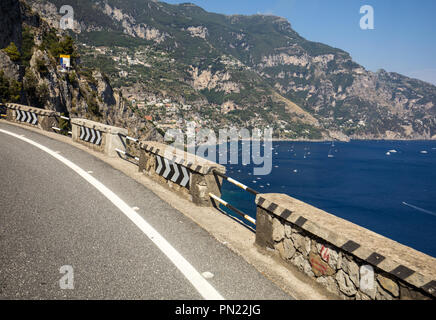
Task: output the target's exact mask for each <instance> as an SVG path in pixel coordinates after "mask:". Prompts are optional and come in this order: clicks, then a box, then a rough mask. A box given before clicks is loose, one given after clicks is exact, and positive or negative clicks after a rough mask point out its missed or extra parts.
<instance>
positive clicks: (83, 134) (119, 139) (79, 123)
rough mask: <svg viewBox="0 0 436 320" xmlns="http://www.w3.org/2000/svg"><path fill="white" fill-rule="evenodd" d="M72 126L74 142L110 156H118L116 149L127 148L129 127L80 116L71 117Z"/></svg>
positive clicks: (123, 149)
mask: <svg viewBox="0 0 436 320" xmlns="http://www.w3.org/2000/svg"><path fill="white" fill-rule="evenodd" d="M71 128H72V129H71V132H72V138H73V141H74V142H78V143H80V144H83V145H86V146H87V147H89V148H91V149H93V150H95V151H99V152H102V153H105V154H106V155H108V156H110V157H118V156H119V155H118V153H117V151H116V150H115V149H119V150H122V151H125V150H126V135H127V129H123V128H118V127H113V126H108V125H105V124H101V123H99V122H95V121H91V120H87V119H79V118H73V119H71Z"/></svg>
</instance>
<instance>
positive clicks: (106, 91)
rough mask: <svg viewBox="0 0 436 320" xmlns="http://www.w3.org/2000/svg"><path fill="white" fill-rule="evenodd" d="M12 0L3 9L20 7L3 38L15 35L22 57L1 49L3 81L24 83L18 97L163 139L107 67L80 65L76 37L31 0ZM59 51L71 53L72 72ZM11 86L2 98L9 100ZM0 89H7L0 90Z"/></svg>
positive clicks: (16, 99)
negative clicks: (123, 94)
mask: <svg viewBox="0 0 436 320" xmlns="http://www.w3.org/2000/svg"><path fill="white" fill-rule="evenodd" d="M10 5H11V6H10V7H7V6H5V3H3V2H2V6H3V7H2V9H5V10H7V9H11V10H12V9H13V10H15V11H14V15H13V16H14V17H15V18H14V19H12V20H11V19H9V26H8V28H9V29H8V30H10V32H9V33H8V35H3V40H4V41H3V42H4V43H8V45H9V43H10V41H12V42H14V43H15V44H16V46H17V47H18V48H21V49H20V50H19V53H20V58H19V59H14V61H12V60H11V58H10V57H9V56H8V54H7V53H6V52H7V51H6V50H3V51H1V52H0V70H1V71H0V72H2V77H3V79H6V80H4V81H5V82H6V83H8V81H9V83H10V85H9V87H10V88H9V91H10V92H11V91H12V84H14V85H19V87H20V88H21V90H18V96H17V97H16V98H14V99H13V100H15V101H17V102H21V103H24V104H28V105H32V106H36V107H40V108H45V109H50V110H56V111H58V112H61V113H64V114H67V115H71V116H73V117H85V118H91V119H93V120H96V121H100V122H104V123H107V124H111V125H117V126H122V127H126V128H129V129H130V131H131V134H132V135H135V136H138V137H141V138H144V137H147V138H149V139H153V140H161V139H162V137H161V136H160V134H159V133H158V132H157V130H156V129H155V128H154V127H153V126H152V125H151V124H150V123H148V122H147V121H146V120H145V119H144V118H143V117H141V115H139V114H137V113H135V112H134V110H132V108H130V107H129V105H128V104H127V102H126V101H125V99H123V98H122V97H120V95H119V94H118V92H114V90H113V89H112V87H111V85H110V82H109V79H108V78H107V77H106V76H105V75H104V74H102V72H100V71H98V70H93V69H89V68H82V67H81V66H80V64H79V63H78V62H79V61H80V59H79V56H78V54H77V49H76V46H75V44H74V41H73V39H72V38H71V37H69V36H68V35H67V34H66V33H64V32H63V31H62V30H60V29H57V28H52V27H51V26H50V24H49V23H48V22H47V21H45V20H44V19H41V18H40V16H39V15H38V13H36V12H35V11H33V10H32V9H31V8H30V7H29V6H28V5H27V3H26V2H21V3H19V2H18V1H14V3H12V2H11V3H10ZM59 54H69V55H71V57H72V68H71V69H70V70H69V71H68V72H62V71H61V69H60V66H59ZM14 88H15V87H14ZM7 89H8V88H7ZM4 91H8V90H6V89H5V90H4ZM10 92H6V93H7V96H4V97H0V98H2V100H9V101H10V100H11V99H12V98H11V97H12V94H11V93H10ZM14 93H17V92H16V90H15V91H14ZM0 95H5V93H4V92H0ZM15 96H16V95H14V97H15Z"/></svg>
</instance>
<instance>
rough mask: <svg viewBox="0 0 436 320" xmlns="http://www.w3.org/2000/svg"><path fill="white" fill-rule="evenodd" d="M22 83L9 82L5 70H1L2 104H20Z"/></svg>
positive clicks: (0, 98)
mask: <svg viewBox="0 0 436 320" xmlns="http://www.w3.org/2000/svg"><path fill="white" fill-rule="evenodd" d="M20 92H21V83H20V82H18V81H16V80H14V79H11V80H9V79H8V78H7V77H6V76H5V74H4V71H3V70H0V102H2V103H5V102H18V101H19V100H20Z"/></svg>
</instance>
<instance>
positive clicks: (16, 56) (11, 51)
mask: <svg viewBox="0 0 436 320" xmlns="http://www.w3.org/2000/svg"><path fill="white" fill-rule="evenodd" d="M3 51H4V52H5V53H6V54H7V55H8V56H9V58H10V59H11V60H12V61H13V62H18V61H19V60H20V58H21V55H20V52H19V51H18V48H17V46H16V45H15V43H13V42H11V43H10V44H9V46H7V47H6V48H4V49H3Z"/></svg>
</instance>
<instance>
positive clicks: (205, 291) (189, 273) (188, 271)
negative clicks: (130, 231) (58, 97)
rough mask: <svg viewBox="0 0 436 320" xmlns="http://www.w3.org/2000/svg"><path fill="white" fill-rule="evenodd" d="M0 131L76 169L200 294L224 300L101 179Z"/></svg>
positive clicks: (43, 148) (0, 130)
mask: <svg viewBox="0 0 436 320" xmlns="http://www.w3.org/2000/svg"><path fill="white" fill-rule="evenodd" d="M0 132H3V133H5V134H8V135H10V136H13V137H15V138H17V139H20V140H22V141H24V142H27V143H29V144H31V145H33V146H35V147H37V148H39V149H41V150H42V151H44V152H46V153H48V154H49V155H51V156H52V157H54V158H55V159H57V160H59V161H61V162H62V163H63V164H65V165H66V166H67V167H69V168H70V169H72V170H73V171H75V172H76V173H77V174H78V175H80V176H81V177H82V178H83V179H85V180H86V181H88V182H89V183H90V184H91V185H92V186H94V187H95V188H96V189H97V190H98V191H100V192H101V193H102V194H103V195H104V196H105V197H106V198H107V199H108V200H109V201H111V202H112V203H113V204H114V205H115V206H116V207H118V209H120V210H121V212H123V213H124V214H125V215H126V216H127V217H128V218H129V219H130V220H131V221H132V222H133V223H134V224H136V226H137V227H138V228H139V229H141V231H142V232H143V233H144V234H145V235H146V236H147V237H148V238H149V239H150V240H151V241H153V243H154V244H155V245H156V246H157V247H158V248H159V249H160V250H161V251H162V252H163V253H164V254H165V255H166V256H167V257H168V258H169V259H170V260H171V262H172V263H173V264H174V265H175V266H176V268H177V269H179V270H180V272H181V273H182V274H183V275H184V276H185V277H186V279H188V281H189V282H190V283H191V284H192V285H193V286H194V288H195V289H196V290H197V291H198V293H200V295H201V296H202V297H203V298H204V299H206V300H224V298H223V297H222V296H221V295H220V294H219V292H218V291H216V289H215V288H214V287H213V286H212V285H211V284H210V283H209V282H207V281H206V279H204V278H203V276H202V275H201V274H200V273H199V272H198V271H197V270H196V269H195V268H194V267H193V266H192V265H191V264H190V263H189V262H188V261H187V260H186V259H185V258H184V257H183V256H182V255H181V254H180V253H179V252H178V251H177V250H176V249H175V248H174V247H173V246H172V245H171V244H170V243H169V242H168V241H167V240H166V239H165V238H164V237H163V236H162V235H161V234H160V233H159V232H157V231H156V230H155V229H154V228H153V227H152V226H151V225H150V224H149V223H148V222H147V221H145V220H144V218H142V217H141V216H140V215H139V214H138V213H137V212H135V211H134V210H133V209H132V208H131V207H129V205H128V204H127V203H125V202H124V201H123V200H121V199H120V198H119V197H118V196H117V195H116V194H115V193H114V192H112V191H111V190H110V189H108V188H107V187H106V186H105V185H103V184H102V183H101V182H100V181H98V180H97V179H95V178H94V177H93V176H91V175H89V174H88V173H87V172H86V171H85V170H83V169H82V168H80V167H79V166H77V165H76V164H74V163H73V162H71V161H70V160H68V159H66V158H64V157H63V156H61V155H59V154H57V153H56V152H54V151H53V150H51V149H49V148H47V147H45V146H43V145H41V144H39V143H37V142H34V141H33V140H30V139H28V138H24V137H22V136H20V135H18V134H15V133H12V132H9V131H6V130H3V129H0Z"/></svg>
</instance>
